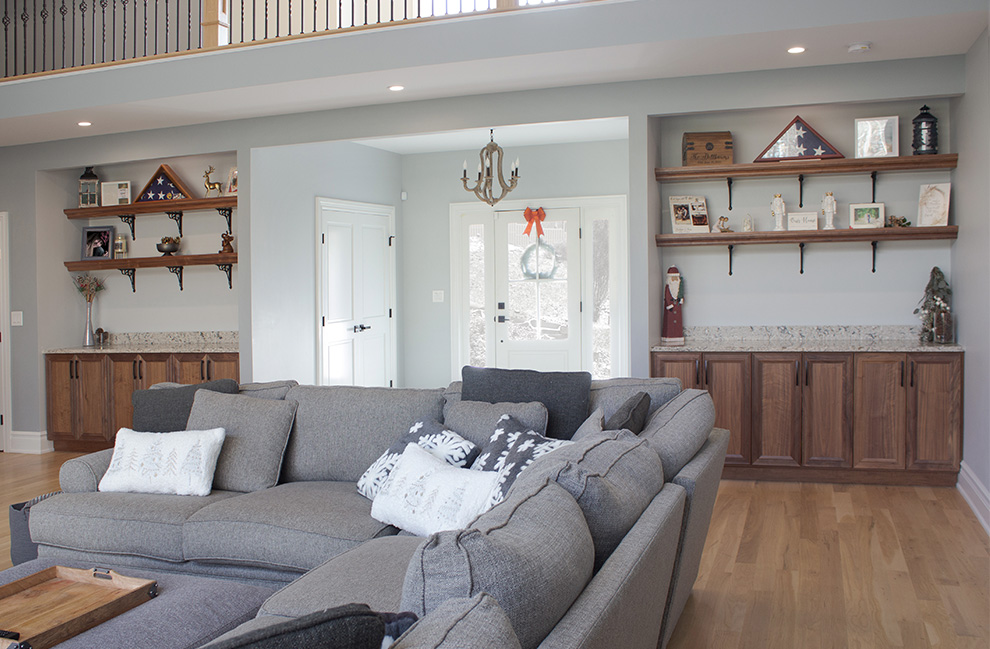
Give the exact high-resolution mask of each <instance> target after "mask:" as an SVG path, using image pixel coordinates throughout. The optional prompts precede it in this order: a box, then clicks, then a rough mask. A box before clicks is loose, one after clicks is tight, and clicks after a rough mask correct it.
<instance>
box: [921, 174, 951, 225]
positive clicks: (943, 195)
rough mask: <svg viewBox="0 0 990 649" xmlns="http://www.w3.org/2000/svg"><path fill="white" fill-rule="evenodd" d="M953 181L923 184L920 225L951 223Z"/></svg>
mask: <svg viewBox="0 0 990 649" xmlns="http://www.w3.org/2000/svg"><path fill="white" fill-rule="evenodd" d="M950 189H952V183H939V184H937V185H922V186H921V195H920V196H919V197H918V225H919V226H921V227H925V228H927V227H934V226H939V225H949V190H950Z"/></svg>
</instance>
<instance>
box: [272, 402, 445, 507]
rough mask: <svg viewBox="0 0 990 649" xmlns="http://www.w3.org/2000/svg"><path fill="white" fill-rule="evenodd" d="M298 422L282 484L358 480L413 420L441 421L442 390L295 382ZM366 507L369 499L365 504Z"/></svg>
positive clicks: (293, 430) (294, 427)
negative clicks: (298, 383) (302, 481)
mask: <svg viewBox="0 0 990 649" xmlns="http://www.w3.org/2000/svg"><path fill="white" fill-rule="evenodd" d="M286 399H287V400H292V401H297V402H298V403H299V409H298V410H297V411H296V421H295V425H294V426H293V429H292V436H291V437H290V438H289V446H288V448H287V449H286V453H285V468H284V470H283V472H282V481H283V482H296V481H299V480H341V481H346V482H357V481H358V478H360V477H361V474H362V473H364V472H365V470H367V468H368V467H369V466H371V463H372V462H374V461H375V459H376V458H377V457H378V456H379V455H381V454H382V453H383V452H385V449H387V448H388V447H389V446H391V445H392V442H394V441H395V438H396V437H398V436H399V435H401V434H402V433H403V432H405V431H407V430H409V427H410V426H412V425H413V424H414V423H416V422H417V421H426V420H427V419H434V420H436V421H440V418H441V417H442V414H443V413H442V409H443V390H441V389H436V390H416V389H398V388H364V387H352V386H343V385H333V386H311V385H309V386H307V385H298V386H296V387H294V388H292V389H290V390H289V393H288V394H287V395H286ZM368 505H369V508H370V505H371V503H368Z"/></svg>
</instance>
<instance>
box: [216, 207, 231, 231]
mask: <svg viewBox="0 0 990 649" xmlns="http://www.w3.org/2000/svg"><path fill="white" fill-rule="evenodd" d="M233 212H234V209H233V208H232V207H218V208H217V213H219V214H220V216H222V217H223V218H225V219H227V234H234V233H233V232H232V231H231V229H230V215H231V214H233Z"/></svg>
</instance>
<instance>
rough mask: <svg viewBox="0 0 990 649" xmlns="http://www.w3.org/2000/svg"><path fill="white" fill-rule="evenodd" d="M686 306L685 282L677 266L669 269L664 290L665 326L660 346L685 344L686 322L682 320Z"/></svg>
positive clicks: (662, 329)
mask: <svg viewBox="0 0 990 649" xmlns="http://www.w3.org/2000/svg"><path fill="white" fill-rule="evenodd" d="M682 304H684V282H683V281H681V272H680V271H679V270H677V266H671V267H670V268H668V269H667V286H666V287H664V289H663V326H662V327H661V329H660V344H661V345H664V346H667V347H676V346H679V345H683V344H684V321H683V320H682V319H681V305H682Z"/></svg>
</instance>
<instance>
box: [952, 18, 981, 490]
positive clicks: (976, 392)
mask: <svg viewBox="0 0 990 649" xmlns="http://www.w3.org/2000/svg"><path fill="white" fill-rule="evenodd" d="M988 45H990V39H988V36H987V33H986V32H984V33H983V36H982V37H981V38H980V39H979V40H978V41H977V42H976V44H975V45H974V46H973V48H972V49H971V50H970V52H969V54H968V55H967V57H966V95H965V97H963V98H962V99H959V100H956V101H955V102H954V107H955V110H954V111H953V122H954V123H955V125H956V128H955V130H954V134H955V137H954V138H953V139H952V150H955V151H958V152H959V169H958V170H957V171H956V174H955V179H954V180H955V181H954V182H953V185H952V192H953V195H952V197H951V200H952V201H954V202H955V209H954V211H955V215H956V223H958V224H959V228H960V229H959V234H960V236H959V240H958V241H957V242H956V244H955V245H954V246H953V248H952V261H953V269H954V272H953V277H952V307H953V310H954V311H955V312H956V333H957V335H958V339H959V342H960V343H962V344H963V345H964V346H965V347H966V376H965V383H964V386H965V390H966V397H965V411H964V413H963V421H964V422H965V432H964V434H963V458H964V460H965V462H966V465H967V467H968V468H969V469H970V470H972V473H973V475H974V476H975V478H976V479H977V480H978V481H979V482H980V484H981V485H982V487H983V494H984V497H986V494H987V493H988V492H990V368H988V363H990V289H988V288H987V280H988V278H990V254H988V251H990V171H988V169H990V156H988V153H987V152H988V151H990V127H988V125H987V117H988V116H990V87H988V79H990V46H988Z"/></svg>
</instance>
